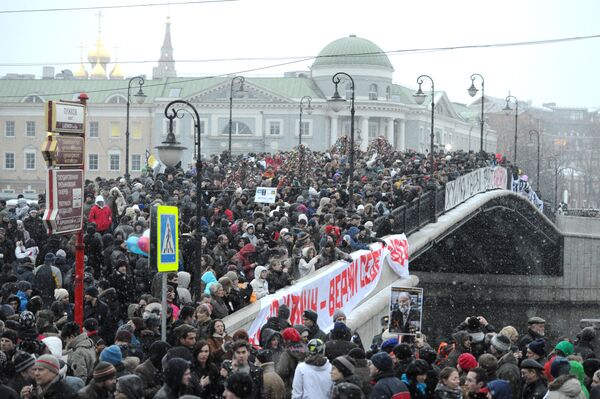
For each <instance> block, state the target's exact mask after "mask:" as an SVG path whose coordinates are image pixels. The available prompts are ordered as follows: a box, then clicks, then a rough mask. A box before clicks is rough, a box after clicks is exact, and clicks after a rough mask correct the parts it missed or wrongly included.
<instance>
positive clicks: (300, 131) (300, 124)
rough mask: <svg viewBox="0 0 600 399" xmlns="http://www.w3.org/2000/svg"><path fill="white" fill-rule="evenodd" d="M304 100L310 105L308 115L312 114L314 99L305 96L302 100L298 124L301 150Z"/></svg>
mask: <svg viewBox="0 0 600 399" xmlns="http://www.w3.org/2000/svg"><path fill="white" fill-rule="evenodd" d="M304 100H306V101H307V102H308V105H307V107H306V113H307V114H309V115H310V114H312V111H313V108H312V107H311V106H310V103H311V102H312V97H311V96H304V97H302V98H301V99H300V123H299V124H298V148H300V146H301V145H302V110H303V108H304V107H303V105H304Z"/></svg>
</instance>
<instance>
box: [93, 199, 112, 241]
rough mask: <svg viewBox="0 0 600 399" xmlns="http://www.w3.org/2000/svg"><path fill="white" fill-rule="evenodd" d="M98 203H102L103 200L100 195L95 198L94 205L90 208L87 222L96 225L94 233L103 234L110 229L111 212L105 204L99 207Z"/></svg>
mask: <svg viewBox="0 0 600 399" xmlns="http://www.w3.org/2000/svg"><path fill="white" fill-rule="evenodd" d="M98 202H104V198H102V196H101V195H99V196H97V197H96V203H95V204H94V206H92V209H91V210H90V216H88V220H89V221H90V222H92V223H96V231H98V232H104V231H107V230H108V229H109V228H110V225H111V224H112V212H111V210H110V208H109V207H108V206H106V204H105V205H104V206H102V208H101V207H100V205H98Z"/></svg>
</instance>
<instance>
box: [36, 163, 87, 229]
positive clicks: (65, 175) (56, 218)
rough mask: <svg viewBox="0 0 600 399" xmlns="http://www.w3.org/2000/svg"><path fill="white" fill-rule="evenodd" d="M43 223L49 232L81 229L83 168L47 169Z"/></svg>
mask: <svg viewBox="0 0 600 399" xmlns="http://www.w3.org/2000/svg"><path fill="white" fill-rule="evenodd" d="M43 221H44V224H45V225H46V228H47V229H48V232H49V233H50V234H63V233H72V232H76V231H79V230H81V228H82V223H83V170H81V169H72V170H68V169H67V170H58V169H50V170H48V177H47V180H46V211H45V212H44V218H43Z"/></svg>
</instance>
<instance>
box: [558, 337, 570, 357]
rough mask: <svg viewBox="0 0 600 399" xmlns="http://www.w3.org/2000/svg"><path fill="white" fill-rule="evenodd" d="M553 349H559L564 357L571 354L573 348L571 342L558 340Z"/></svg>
mask: <svg viewBox="0 0 600 399" xmlns="http://www.w3.org/2000/svg"><path fill="white" fill-rule="evenodd" d="M554 349H557V350H559V351H561V352H562V353H563V355H565V357H566V356H571V355H572V354H573V350H574V348H573V344H572V343H570V342H569V341H560V342H559V343H558V344H556V346H555V347H554Z"/></svg>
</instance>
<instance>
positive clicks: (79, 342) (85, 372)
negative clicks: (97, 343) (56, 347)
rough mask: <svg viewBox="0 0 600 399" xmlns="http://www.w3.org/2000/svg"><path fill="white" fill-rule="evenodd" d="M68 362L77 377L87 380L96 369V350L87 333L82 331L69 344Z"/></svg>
mask: <svg viewBox="0 0 600 399" xmlns="http://www.w3.org/2000/svg"><path fill="white" fill-rule="evenodd" d="M67 351H68V352H67V354H68V358H67V364H68V365H69V367H71V370H73V375H74V376H75V377H79V378H81V379H82V380H83V381H86V380H87V378H88V376H89V375H90V374H91V372H92V370H93V369H94V362H95V361H96V350H95V347H94V343H93V342H92V340H91V339H90V338H89V337H88V336H87V334H86V333H81V334H79V335H78V336H77V337H75V339H74V340H73V341H71V342H70V343H69V344H68V345H67Z"/></svg>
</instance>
